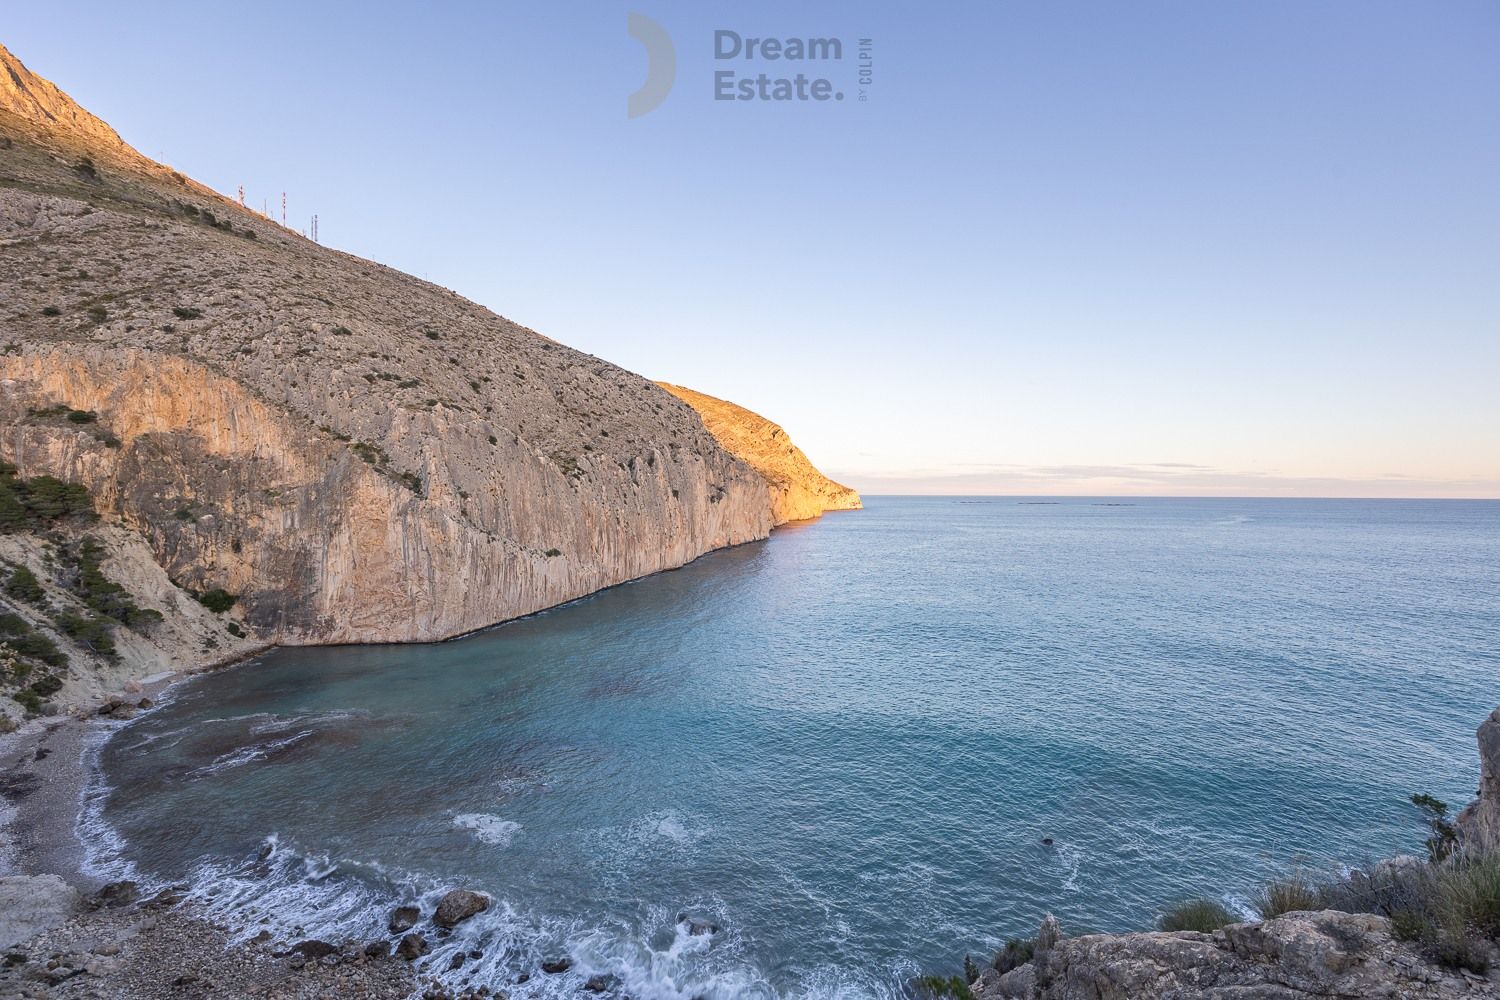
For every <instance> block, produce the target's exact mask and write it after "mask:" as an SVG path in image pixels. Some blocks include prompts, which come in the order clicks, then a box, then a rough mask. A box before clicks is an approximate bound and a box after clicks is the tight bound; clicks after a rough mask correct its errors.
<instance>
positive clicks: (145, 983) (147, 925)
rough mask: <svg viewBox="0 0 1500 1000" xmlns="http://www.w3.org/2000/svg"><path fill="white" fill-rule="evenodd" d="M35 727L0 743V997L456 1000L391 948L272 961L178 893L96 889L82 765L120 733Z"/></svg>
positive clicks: (97, 725) (267, 942) (345, 949)
mask: <svg viewBox="0 0 1500 1000" xmlns="http://www.w3.org/2000/svg"><path fill="white" fill-rule="evenodd" d="M245 659H248V657H236V658H235V659H234V661H233V662H240V661H242V660H245ZM229 665H232V664H231V663H223V664H216V665H215V667H218V666H229ZM205 669H211V668H205ZM200 672H202V671H201V670H200V671H184V672H177V673H174V674H172V675H171V676H169V677H165V678H161V679H159V680H156V681H153V682H152V683H151V684H149V685H143V690H146V689H149V690H150V692H151V694H152V695H160V694H161V693H162V692H164V691H165V690H166V689H167V688H168V687H170V686H171V685H173V684H175V683H178V682H180V681H182V680H184V679H186V678H187V677H190V676H193V675H194V674H196V673H200ZM36 722H37V723H39V724H33V725H28V726H27V727H26V728H25V729H22V730H18V731H17V732H14V733H8V734H6V735H5V736H3V737H0V951H3V952H4V961H3V962H0V997H4V998H6V1000H10V998H23V997H24V998H38V1000H40V998H58V1000H61V998H78V1000H85V998H89V1000H92V998H118V1000H167V998H171V1000H180V998H191V1000H198V998H201V1000H209V998H217V997H264V998H274V1000H314V998H323V997H340V998H344V997H348V998H350V1000H406V998H410V997H417V996H421V997H424V998H430V1000H442V998H451V997H456V996H459V995H458V994H452V993H450V992H448V991H446V990H445V989H443V988H442V987H441V986H440V985H439V984H438V983H437V982H436V981H435V980H431V979H429V978H428V977H426V976H425V975H420V974H419V973H418V971H417V970H416V969H414V968H413V967H412V966H411V965H410V964H408V963H407V962H405V961H403V960H401V959H400V958H398V957H396V956H394V955H393V954H391V950H390V949H389V947H387V948H386V949H385V950H384V953H381V951H380V950H379V949H378V948H377V946H376V945H375V944H374V943H370V944H369V945H366V944H365V943H364V942H353V941H347V942H340V943H337V944H324V943H323V942H298V943H296V944H293V945H292V946H291V947H289V948H281V949H279V948H278V944H286V943H285V942H281V943H279V942H277V941H275V940H273V939H272V938H271V937H270V935H269V934H268V933H263V934H261V935H257V936H256V937H254V938H251V939H249V940H241V941H236V940H235V935H234V932H233V929H232V928H229V927H226V926H224V925H223V924H222V923H221V922H219V921H218V920H216V919H214V918H213V916H212V915H211V914H209V913H208V912H207V911H205V910H204V909H203V908H202V907H201V906H199V905H198V904H196V903H195V902H193V901H192V900H188V899H186V898H185V896H186V889H185V887H171V888H168V889H165V890H163V891H162V892H160V893H158V894H157V895H155V896H153V897H151V898H149V899H141V898H139V896H138V893H139V889H138V887H137V886H136V884H135V883H134V882H108V883H107V882H106V880H105V879H104V878H103V877H101V876H99V875H96V874H94V873H92V872H90V871H88V870H87V861H88V854H89V848H88V845H87V844H86V843H85V842H84V839H83V837H82V836H81V835H80V829H79V824H80V823H81V822H82V821H83V820H84V818H85V815H86V812H87V802H86V796H87V794H88V791H89V788H90V785H91V782H92V779H93V777H94V772H93V767H92V764H91V760H90V758H91V755H92V754H93V753H94V752H95V751H96V750H97V749H98V747H99V746H100V745H102V743H103V741H105V740H107V739H108V738H109V737H110V735H111V733H112V731H113V729H114V728H116V726H117V725H118V722H114V723H112V722H110V721H109V720H108V719H107V718H101V717H100V716H98V715H97V714H95V715H88V716H84V715H72V714H70V715H67V716H63V717H61V718H56V719H43V720H36ZM299 949H300V950H299ZM476 996H477V994H476Z"/></svg>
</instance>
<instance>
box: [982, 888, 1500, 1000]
mask: <svg viewBox="0 0 1500 1000" xmlns="http://www.w3.org/2000/svg"><path fill="white" fill-rule="evenodd" d="M974 992H975V995H976V996H977V997H979V998H981V1000H1304V998H1313V997H1392V998H1395V997H1401V998H1409V1000H1416V998H1425V997H1433V998H1436V997H1456V996H1465V997H1496V996H1500V983H1497V982H1496V981H1495V980H1493V979H1482V978H1480V977H1477V976H1474V975H1472V974H1468V975H1466V974H1464V973H1462V972H1455V971H1450V970H1444V969H1441V968H1439V967H1437V966H1434V965H1432V964H1431V963H1429V962H1428V961H1427V960H1426V959H1425V958H1423V957H1422V956H1421V955H1420V954H1418V953H1417V952H1416V951H1415V950H1414V949H1413V948H1412V946H1411V945H1408V944H1404V943H1402V942H1399V941H1396V940H1394V939H1393V938H1392V936H1391V932H1390V924H1389V921H1387V920H1386V919H1385V918H1384V917H1377V916H1372V915H1370V914H1354V913H1340V912H1336V911H1332V910H1327V911H1321V912H1316V913H1290V914H1286V915H1284V916H1281V917H1277V918H1275V919H1273V920H1267V921H1265V922H1263V923H1243V924H1232V925H1230V926H1229V927H1226V928H1224V929H1223V930H1220V931H1215V932H1214V933H1213V934H1199V933H1195V932H1192V931H1179V932H1175V933H1151V934H1091V935H1086V936H1083V937H1076V938H1063V939H1061V940H1059V941H1057V942H1055V943H1054V944H1053V945H1052V946H1051V947H1050V948H1047V949H1039V950H1038V953H1037V956H1036V958H1035V960H1034V962H1033V963H1032V964H1031V965H1027V966H1022V967H1021V968H1020V969H1016V970H1014V971H1012V972H1009V973H1007V974H1005V975H1004V976H1002V975H1000V974H999V973H997V972H995V971H994V970H986V972H985V973H984V974H983V975H981V977H980V979H979V980H978V982H977V983H976V984H975V990H974Z"/></svg>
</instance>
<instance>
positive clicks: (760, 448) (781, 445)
mask: <svg viewBox="0 0 1500 1000" xmlns="http://www.w3.org/2000/svg"><path fill="white" fill-rule="evenodd" d="M657 384H658V385H660V386H661V387H662V388H663V389H665V390H667V391H668V392H670V393H671V394H672V395H674V396H676V397H677V398H678V399H680V400H682V401H683V402H685V403H687V404H688V405H689V406H691V407H692V408H693V409H694V410H697V411H698V415H699V416H701V417H702V418H703V425H704V426H705V427H707V428H708V430H709V433H711V434H712V435H713V436H714V438H715V439H716V440H717V441H718V442H719V444H721V445H723V447H724V448H725V450H726V451H728V452H729V453H730V454H731V455H734V456H735V457H737V458H741V459H744V460H745V461H746V462H748V463H749V464H750V467H751V468H753V469H755V471H757V472H759V473H760V474H761V475H762V476H764V477H765V479H766V482H768V483H769V484H770V486H771V510H772V513H773V515H774V517H775V520H776V523H777V524H784V523H786V522H787V521H805V520H807V519H808V518H813V517H817V516H818V515H819V514H822V513H823V512H824V511H829V510H858V509H860V508H861V507H862V506H863V503H862V502H861V500H860V499H859V494H858V493H856V492H855V491H854V490H852V489H850V488H849V487H847V486H841V485H839V484H838V483H836V482H834V481H833V480H831V479H829V478H828V477H827V476H825V475H823V474H822V473H821V472H819V471H818V470H817V469H816V468H814V467H813V464H812V463H811V462H809V461H808V460H807V456H806V455H804V454H802V449H800V448H798V447H797V446H796V445H795V444H793V443H792V439H791V438H789V437H788V436H787V433H786V431H784V430H782V429H781V428H780V427H778V426H777V425H776V424H773V423H772V422H771V421H769V420H767V419H766V418H765V417H762V416H761V415H760V414H758V413H751V412H750V411H749V410H747V409H745V408H744V407H743V406H736V405H735V404H733V403H728V402H725V401H724V400H722V399H715V398H714V397H713V396H705V395H704V394H703V393H701V392H694V391H693V390H691V389H684V388H683V387H682V386H680V385H671V384H670V383H667V382H659V383H657Z"/></svg>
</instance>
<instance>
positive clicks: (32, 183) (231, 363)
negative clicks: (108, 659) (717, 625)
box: [0, 50, 857, 644]
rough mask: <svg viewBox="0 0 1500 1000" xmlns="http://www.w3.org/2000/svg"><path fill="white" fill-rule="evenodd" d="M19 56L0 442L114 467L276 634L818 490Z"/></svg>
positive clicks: (31, 459) (146, 514)
mask: <svg viewBox="0 0 1500 1000" xmlns="http://www.w3.org/2000/svg"><path fill="white" fill-rule="evenodd" d="M0 63H3V66H0V69H3V70H4V72H0V140H3V143H4V147H5V148H4V150H3V152H0V317H3V318H0V347H3V352H0V458H4V459H6V460H8V461H11V462H13V463H14V464H15V465H17V466H18V467H19V469H20V474H21V475H23V476H35V475H39V474H48V475H54V476H57V477H59V478H62V479H66V480H69V481H76V482H81V483H84V484H85V485H87V486H88V488H89V489H90V491H91V492H92V494H93V495H94V497H95V498H96V500H97V504H98V507H99V509H100V512H101V513H102V514H103V515H105V517H106V519H107V521H109V522H110V523H115V524H118V525H121V526H122V527H123V528H124V529H126V530H129V531H132V532H134V533H136V534H137V535H138V536H139V538H140V539H141V541H142V544H143V545H145V546H146V548H147V549H148V550H149V551H150V552H151V553H152V556H153V558H154V559H155V560H156V562H158V563H159V564H160V566H161V567H162V568H163V569H164V571H165V574H166V576H167V577H169V578H170V579H171V580H172V581H173V582H174V583H176V584H179V585H181V586H182V587H183V588H186V589H189V590H193V591H198V592H205V591H211V590H215V589H222V590H224V591H226V592H228V593H230V594H234V595H237V596H238V597H239V604H238V605H237V609H236V613H237V614H239V615H241V616H242V618H243V621H244V623H245V624H246V625H247V626H248V631H249V633H250V634H251V635H253V636H254V638H255V639H256V640H258V641H260V642H269V643H284V644H303V643H325V642H384V641H414V640H433V639H441V638H446V637H449V636H454V635H458V634H461V633H464V632H467V631H471V630H473V629H477V628H481V627H484V626H486V625H489V624H492V623H494V622H497V621H501V620H504V619H507V618H512V617H516V616H519V615H524V614H527V613H530V612H533V611H537V610H540V609H542V608H546V607H550V606H553V605H556V604H560V603H563V602H565V601H568V600H571V599H574V598H577V597H579V596H582V595H584V594H587V593H590V592H592V591H595V590H598V589H600V588H603V587H607V586H610V585H613V584H617V583H621V582H623V581H625V580H629V579H633V578H636V577H640V576H643V575H646V574H649V573H653V572H657V571H659V570H664V569H670V568H674V567H677V566H680V565H683V564H684V563H687V562H689V561H691V560H693V559H695V558H697V557H698V556H700V555H702V554H704V553H705V552H708V551H710V550H712V549H716V548H720V547H723V546H728V545H735V544H739V543H742V542H747V541H752V540H755V539H759V538H764V537H765V536H766V535H767V534H768V533H769V531H770V529H771V528H772V526H773V525H774V524H775V523H777V522H779V521H781V520H785V519H787V518H788V517H801V516H810V515H811V514H812V513H816V512H817V511H816V510H813V509H812V506H810V505H809V501H807V500H806V499H805V498H803V499H798V500H796V501H795V502H792V501H789V500H788V499H787V496H788V493H789V490H788V488H787V487H785V486H784V485H783V484H782V481H781V480H776V481H775V482H776V485H775V488H774V491H773V488H772V486H771V485H768V479H771V478H772V475H773V474H779V473H774V470H773V472H770V473H762V472H757V471H756V469H754V468H752V467H751V466H750V465H747V464H746V463H745V462H744V461H741V460H740V459H739V458H737V457H736V456H735V455H734V454H732V453H731V452H730V451H727V450H726V449H725V448H724V447H723V446H722V445H721V444H720V443H719V441H718V440H716V438H715V436H714V435H712V434H710V433H709V432H708V430H706V429H705V427H704V420H703V419H702V418H700V416H699V413H698V412H696V411H695V410H694V409H693V408H692V407H690V406H688V405H686V404H684V403H683V402H681V401H680V400H679V399H678V398H676V397H675V396H674V395H672V394H670V393H668V392H666V391H664V390H662V389H660V388H659V387H657V386H656V385H654V384H653V383H651V382H649V381H647V380H645V379H643V378H641V377H639V376H637V375H634V374H632V373H630V372H626V371H624V370H622V369H620V368H617V367H615V366H613V365H610V364H608V363H607V362H604V361H600V360H599V359H597V358H594V357H591V356H589V355H585V354H582V353H580V352H577V351H574V350H571V349H570V348H567V347H565V346H563V345H561V344H558V343H556V342H554V341H551V340H549V339H547V338H546V337H543V336H541V335H539V334H537V333H535V332H533V331H531V330H527V329H525V328H523V327H520V326H518V325H517V324H514V323H511V322H509V321H508V320H505V319H503V318H501V317H499V316H496V315H494V314H493V313H490V312H488V311H487V310H485V309H483V308H481V307H479V306H477V305H475V304H473V303H470V302H467V301H465V300H463V299H461V298H459V297H458V296H457V295H454V294H453V293H451V292H448V291H446V290H444V289H441V288H437V287H435V286H433V285H429V284H427V283H425V282H422V281H418V280H417V279H415V278H412V277H410V276H408V275H404V274H400V273H398V272H395V271H392V270H389V269H387V268H384V267H381V266H379V265H376V264H373V263H370V262H368V261H363V260H359V259H356V258H353V257H350V256H347V255H345V254H340V253H337V252H334V251H331V250H328V249H326V248H324V247H320V246H318V245H316V244H314V243H311V242H309V241H308V240H306V239H303V238H302V237H300V236H298V235H297V234H295V233H293V232H290V231H288V230H286V229H283V228H282V227H280V226H278V225H276V224H274V223H272V222H271V221H269V220H268V219H265V218H263V217H261V216H259V215H258V214H256V213H252V212H249V211H246V210H245V209H243V208H242V207H240V206H237V205H232V204H230V203H228V202H226V201H225V200H224V199H222V198H220V197H218V196H217V195H214V194H212V193H211V192H207V191H206V190H205V189H203V188H201V187H199V186H197V185H195V184H193V183H192V182H191V181H189V180H187V179H186V178H183V177H181V176H180V175H178V174H175V173H173V172H172V171H170V170H169V169H167V168H164V167H161V166H160V165H159V164H153V163H151V161H149V160H146V159H145V158H144V157H141V156H140V155H139V154H138V153H136V152H135V151H134V150H133V149H131V148H130V147H129V146H127V145H125V144H124V143H123V142H120V141H119V139H118V136H115V135H114V133H113V131H112V130H109V128H108V126H106V125H104V123H102V122H100V121H98V119H96V118H93V116H91V115H88V113H87V112H84V111H83V110H82V109H81V108H77V106H76V105H74V104H73V103H72V102H71V101H70V100H69V99H68V98H67V96H66V95H64V94H62V92H61V91H58V90H57V89H56V88H55V87H52V86H51V85H50V84H47V83H46V82H45V81H42V80H41V79H40V78H39V77H36V76H35V75H34V74H31V73H29V72H28V71H26V70H25V67H23V66H21V65H20V63H19V62H17V61H16V60H15V59H14V57H12V56H11V55H10V54H9V53H8V52H4V51H3V50H0ZM65 411H80V412H86V413H90V414H93V420H92V421H91V422H89V423H72V422H69V421H68V420H67V419H63V418H60V417H58V416H57V414H58V413H60V412H65ZM768 426H770V425H768ZM780 433H781V432H780V431H779V429H777V434H780ZM779 441H780V445H779V446H780V447H782V448H783V449H784V450H788V451H787V453H788V455H793V454H794V455H795V456H796V457H797V458H798V459H800V458H801V456H800V452H796V449H795V448H794V447H791V446H790V443H789V442H785V441H784V434H783V435H781V438H780V439H779ZM802 462H803V463H804V464H805V459H803V460H802ZM808 469H809V470H810V466H809V467H808ZM814 475H815V473H814ZM818 478H819V479H821V477H818ZM808 482H809V483H811V479H810V478H809V479H808ZM825 482H826V481H825ZM808 488H809V489H812V490H814V492H816V490H817V489H819V488H820V487H817V486H816V485H810V486H808ZM841 489H842V488H839V487H836V486H834V485H833V484H827V488H826V489H825V494H824V495H825V501H823V503H824V506H834V505H839V504H842V505H846V506H847V505H857V497H853V496H852V493H849V491H843V493H838V491H839V490H841ZM829 490H831V491H832V492H828V491H829ZM773 492H774V493H775V495H776V497H777V498H779V499H773ZM835 494H837V496H836V495H835ZM851 498H852V499H851ZM813 506H815V504H814V505H813Z"/></svg>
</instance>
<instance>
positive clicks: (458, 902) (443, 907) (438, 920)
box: [432, 889, 490, 929]
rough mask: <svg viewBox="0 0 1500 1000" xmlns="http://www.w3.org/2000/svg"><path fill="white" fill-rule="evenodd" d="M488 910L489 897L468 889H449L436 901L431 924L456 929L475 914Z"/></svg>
mask: <svg viewBox="0 0 1500 1000" xmlns="http://www.w3.org/2000/svg"><path fill="white" fill-rule="evenodd" d="M489 908H490V897H488V896H486V895H485V894H484V893H482V892H473V891H472V890H469V889H451V890H449V891H448V892H447V893H445V894H444V895H443V898H442V899H440V900H438V905H437V911H436V912H435V913H433V915H432V922H433V923H434V924H436V925H437V926H439V927H442V928H444V929H448V928H453V927H457V926H458V925H459V924H461V923H463V922H464V921H465V920H468V919H469V918H470V917H472V916H474V914H476V913H483V912H484V911H485V910H488V909H489Z"/></svg>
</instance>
